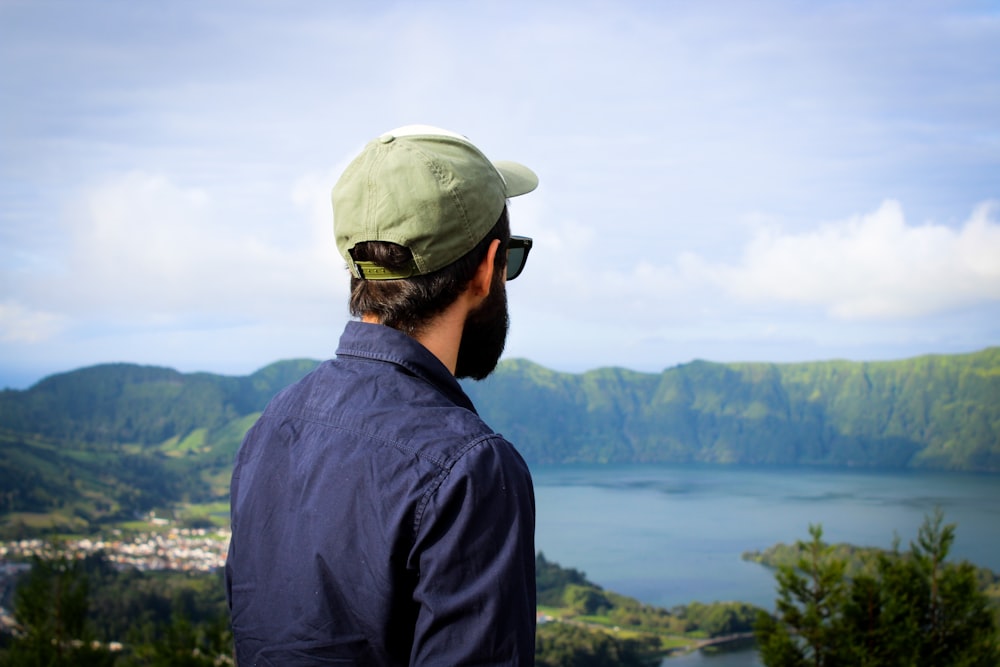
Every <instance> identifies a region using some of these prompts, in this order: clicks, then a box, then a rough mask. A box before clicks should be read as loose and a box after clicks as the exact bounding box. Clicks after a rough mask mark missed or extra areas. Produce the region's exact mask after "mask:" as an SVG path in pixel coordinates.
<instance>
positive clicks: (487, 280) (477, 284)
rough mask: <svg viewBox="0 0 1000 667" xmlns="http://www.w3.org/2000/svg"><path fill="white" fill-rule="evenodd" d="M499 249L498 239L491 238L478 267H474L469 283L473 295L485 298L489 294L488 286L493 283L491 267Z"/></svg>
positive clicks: (494, 262)
mask: <svg viewBox="0 0 1000 667" xmlns="http://www.w3.org/2000/svg"><path fill="white" fill-rule="evenodd" d="M499 250H500V239H493V242H492V243H490V247H489V249H488V250H487V251H486V256H485V257H483V261H482V262H480V263H479V268H477V269H476V274H475V275H474V276H473V277H472V281H471V282H470V283H469V289H471V290H472V294H473V296H477V297H480V298H484V299H485V298H486V297H487V296H489V295H490V286H491V285H492V284H493V268H494V266H495V264H496V260H497V252H499Z"/></svg>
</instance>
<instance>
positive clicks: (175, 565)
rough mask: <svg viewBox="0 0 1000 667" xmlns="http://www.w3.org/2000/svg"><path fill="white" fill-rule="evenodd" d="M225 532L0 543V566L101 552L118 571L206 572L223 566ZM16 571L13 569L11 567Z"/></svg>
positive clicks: (226, 545) (193, 530)
mask: <svg viewBox="0 0 1000 667" xmlns="http://www.w3.org/2000/svg"><path fill="white" fill-rule="evenodd" d="M228 548H229V531H228V530H225V529H221V528H219V529H205V528H176V529H170V530H168V531H166V532H143V533H137V534H135V535H133V536H130V537H127V538H126V537H123V536H122V533H121V532H120V531H115V533H114V534H113V535H112V536H111V537H109V538H104V537H95V538H81V539H75V540H66V541H65V542H61V543H59V544H58V547H56V546H55V545H53V544H52V543H50V542H48V541H45V540H41V539H29V540H18V541H14V542H2V543H0V563H4V564H6V565H7V566H8V567H9V566H10V565H11V564H18V563H24V562H25V561H27V560H29V559H31V558H32V557H34V556H41V557H52V556H54V555H63V556H65V557H67V558H84V557H86V556H89V555H92V554H95V553H98V552H104V554H105V556H106V557H107V559H108V561H110V562H112V563H115V564H116V565H118V566H119V567H123V568H124V567H134V568H136V569H138V570H184V571H201V572H208V571H211V570H214V569H216V568H219V567H222V566H223V565H225V563H226V551H227V550H228ZM14 566H15V567H16V565H14Z"/></svg>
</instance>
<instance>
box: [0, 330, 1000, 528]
mask: <svg viewBox="0 0 1000 667" xmlns="http://www.w3.org/2000/svg"><path fill="white" fill-rule="evenodd" d="M315 365H316V362H315V361H309V360H296V361H286V362H279V363H276V364H273V365H270V366H268V367H266V368H264V369H262V370H260V371H258V372H256V373H254V374H252V375H249V376H246V377H228V376H220V375H212V374H208V373H193V374H182V373H179V372H177V371H174V370H170V369H166V368H154V367H143V366H136V365H129V364H111V365H102V366H96V367H91V368H85V369H81V370H76V371H72V372H68V373H63V374H59V375H55V376H52V377H49V378H46V379H45V380H42V381H41V382H39V383H38V384H36V385H35V386H33V387H31V388H30V389H27V390H24V391H16V390H4V391H2V392H0V490H2V494H0V514H10V513H32V512H38V513H44V512H52V511H54V510H59V509H60V508H62V509H63V510H64V513H65V517H64V521H65V522H66V523H67V524H72V523H73V522H80V523H81V524H86V523H89V522H92V521H95V520H103V519H107V518H123V517H127V516H131V515H133V514H134V513H135V512H138V511H143V510H147V509H151V508H154V507H158V506H165V505H170V504H172V503H176V502H181V501H185V502H206V501H211V500H218V501H220V502H224V501H225V500H226V493H227V484H228V477H229V470H230V465H231V462H232V458H233V455H234V454H235V451H236V448H237V447H238V445H239V441H240V439H241V438H242V435H243V433H244V432H245V431H246V429H247V428H248V427H249V426H250V424H252V422H253V420H254V419H255V418H256V416H257V414H258V413H259V411H260V410H261V409H262V408H263V406H264V405H265V404H266V402H267V400H268V399H269V398H270V397H271V396H272V395H273V394H274V393H275V392H276V391H278V390H279V389H280V388H281V387H283V386H285V385H287V384H288V383H290V382H292V381H294V380H295V379H296V378H298V377H300V376H302V375H304V374H305V373H307V372H308V371H309V370H311V369H312V368H313V367H314V366H315ZM465 387H466V389H467V391H468V392H469V393H470V395H471V396H472V398H473V400H474V402H475V403H476V405H477V406H478V408H479V411H480V413H481V414H482V415H483V416H484V417H485V419H486V420H487V421H488V422H489V423H490V424H491V425H493V426H494V427H495V428H496V429H497V430H498V431H500V432H502V433H504V434H505V435H506V436H507V437H508V438H510V439H511V440H512V441H513V442H514V443H515V444H516V445H517V446H518V448H519V449H520V450H521V451H522V453H523V454H524V456H525V458H526V459H527V460H528V461H529V462H530V463H569V462H598V463H601V462H665V463H666V462H669V463H683V462H701V463H718V464H748V465H759V464H774V465H799V464H808V465H830V466H860V467H880V468H929V469H949V470H963V471H979V472H1000V348H991V349H988V350H984V351H982V352H978V353H974V354H967V355H952V356H926V357H919V358H915V359H910V360H905V361H893V362H873V363H855V362H842V361H831V362H817V363H800V364H764V363H746V364H717V363H710V362H705V361H696V362H693V363H690V364H685V365H682V366H677V367H674V368H670V369H667V370H666V371H664V372H663V373H658V374H654V373H637V372H633V371H628V370H624V369H617V368H608V369H600V370H594V371H590V372H587V373H582V374H569V373H559V372H555V371H552V370H549V369H546V368H543V367H541V366H538V365H535V364H532V363H530V362H527V361H521V360H511V361H505V362H504V363H502V364H501V365H500V368H499V369H498V370H497V372H496V373H495V374H494V375H493V376H492V377H490V378H489V379H487V380H486V381H484V382H480V383H472V382H467V383H465Z"/></svg>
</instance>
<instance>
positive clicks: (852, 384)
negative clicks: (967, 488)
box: [466, 348, 1000, 472]
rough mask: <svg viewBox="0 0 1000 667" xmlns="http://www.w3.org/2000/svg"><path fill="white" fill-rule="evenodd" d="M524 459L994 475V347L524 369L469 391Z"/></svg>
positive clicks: (999, 435) (999, 379)
mask: <svg viewBox="0 0 1000 667" xmlns="http://www.w3.org/2000/svg"><path fill="white" fill-rule="evenodd" d="M466 386H467V389H468V391H469V393H470V395H472V397H473V400H474V401H475V402H476V405H477V406H479V410H480V412H481V413H482V414H483V415H484V416H485V417H486V418H487V421H489V422H490V423H491V424H492V425H493V426H494V427H495V428H496V429H497V430H499V431H501V432H502V433H504V434H505V435H507V436H508V437H509V438H510V439H511V440H512V441H513V442H515V443H516V444H517V445H518V447H519V448H520V449H521V451H522V452H523V453H524V455H525V457H526V458H527V459H528V460H529V461H536V462H545V463H561V462H569V461H580V462H583V461H587V462H671V463H683V462H704V463H727V464H729V463H739V464H750V465H754V464H776V465H796V464H810V465H813V464H815V465H834V466H858V467H879V468H930V469H949V470H969V471H972V470H975V471H989V472H1000V348H991V349H988V350H984V351H982V352H978V353H975V354H968V355H952V356H926V357H919V358H915V359H909V360H905V361H893V362H874V363H856V362H845V361H831V362H817V363H798V364H764V363H745V364H717V363H710V362H705V361H696V362H693V363H690V364H685V365H682V366H677V367H675V368H671V369H668V370H666V371H664V372H663V373H661V374H642V373H635V372H631V371H626V370H622V369H602V370H596V371H591V372H588V373H583V374H580V375H571V374H566V373H557V372H554V371H551V370H547V369H545V368H542V367H540V366H537V365H534V364H531V363H529V362H525V361H511V362H508V363H506V364H503V365H502V366H501V367H500V368H499V369H498V371H497V372H496V373H495V374H494V375H493V376H492V377H490V378H489V379H487V380H486V381H484V382H482V383H479V384H472V383H469V384H467V385H466Z"/></svg>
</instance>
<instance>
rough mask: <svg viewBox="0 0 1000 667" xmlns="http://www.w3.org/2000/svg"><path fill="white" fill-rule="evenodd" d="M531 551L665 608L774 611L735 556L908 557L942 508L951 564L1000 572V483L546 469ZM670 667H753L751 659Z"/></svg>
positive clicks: (813, 473)
mask: <svg viewBox="0 0 1000 667" xmlns="http://www.w3.org/2000/svg"><path fill="white" fill-rule="evenodd" d="M532 474H533V475H534V480H535V497H536V502H537V512H538V516H537V529H536V544H537V548H538V549H539V550H540V551H542V552H543V553H544V554H545V556H546V558H548V559H549V560H551V561H555V562H557V563H559V564H560V565H563V566H565V567H573V568H576V569H578V570H582V571H583V572H585V573H586V575H587V577H588V579H590V580H591V581H593V582H594V583H596V584H598V585H600V586H602V587H604V588H607V589H610V590H613V591H616V592H619V593H622V594H625V595H629V596H632V597H635V598H638V599H640V600H642V601H644V602H647V603H650V604H655V605H658V606H662V607H667V608H669V607H672V606H674V605H677V604H686V603H688V602H691V601H693V600H699V601H702V602H711V601H715V600H740V601H745V602H750V603H753V604H756V605H759V606H761V607H764V608H766V609H773V607H774V598H775V585H774V577H773V575H772V573H771V572H770V571H768V570H767V569H766V568H764V567H762V566H760V565H756V564H753V563H748V562H744V561H742V560H740V554H742V553H743V552H744V551H748V550H752V549H763V548H765V547H768V546H770V545H772V544H774V543H776V542H786V543H791V542H794V541H796V540H805V539H808V537H809V524H810V523H818V524H822V526H823V533H824V539H825V540H826V541H828V542H851V543H853V544H858V545H865V546H877V547H885V548H888V547H890V546H891V545H892V540H893V536H894V535H898V536H899V537H900V539H901V544H902V545H903V546H904V547H905V546H907V545H908V543H909V541H910V540H912V539H914V538H915V537H916V534H917V530H918V529H919V527H920V524H921V523H922V522H923V519H924V517H925V516H926V515H927V514H930V513H932V512H933V511H934V509H935V507H940V508H941V509H942V510H944V513H945V521H946V522H947V523H956V524H957V525H958V528H957V533H956V539H955V544H954V547H953V549H952V557H953V559H954V558H958V559H968V560H970V561H972V562H974V563H976V564H978V565H985V566H987V567H990V568H991V569H993V570H996V571H1000V530H998V528H1000V477H997V476H986V475H958V474H948V473H884V472H856V471H830V470H817V469H802V468H794V469H792V468H784V469H779V468H769V469H761V468H735V467H732V468H731V467H709V466H656V465H642V466H640V465H614V466H596V465H595V466H582V465H581V466H551V467H549V466H540V467H535V468H533V469H532ZM669 664H670V665H671V667H675V666H679V665H704V666H705V667H743V666H748V665H757V664H759V663H758V662H756V659H755V656H754V654H753V653H752V652H742V653H739V654H732V655H724V656H719V657H705V656H701V655H700V654H694V655H691V656H686V657H683V658H674V659H671V660H670V661H669Z"/></svg>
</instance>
